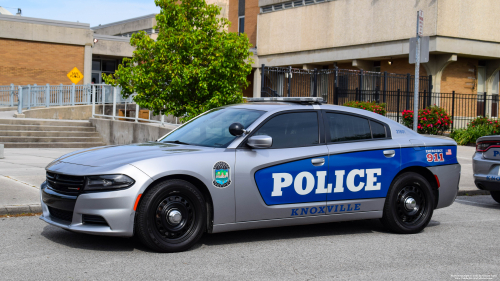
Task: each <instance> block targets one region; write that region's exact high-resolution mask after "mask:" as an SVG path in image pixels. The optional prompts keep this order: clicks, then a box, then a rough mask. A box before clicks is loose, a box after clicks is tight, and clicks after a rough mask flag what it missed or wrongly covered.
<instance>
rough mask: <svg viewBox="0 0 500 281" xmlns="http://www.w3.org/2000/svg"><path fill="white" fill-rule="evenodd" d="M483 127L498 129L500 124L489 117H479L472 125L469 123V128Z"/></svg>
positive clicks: (473, 120) (471, 122)
mask: <svg viewBox="0 0 500 281" xmlns="http://www.w3.org/2000/svg"><path fill="white" fill-rule="evenodd" d="M482 125H485V126H492V127H495V128H498V127H499V126H500V124H498V120H492V119H490V118H488V117H482V116H478V117H476V118H475V119H472V121H470V123H467V127H477V126H482Z"/></svg>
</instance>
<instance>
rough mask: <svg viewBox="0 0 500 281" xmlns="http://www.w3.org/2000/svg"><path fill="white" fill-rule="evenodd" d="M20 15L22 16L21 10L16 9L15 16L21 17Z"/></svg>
mask: <svg viewBox="0 0 500 281" xmlns="http://www.w3.org/2000/svg"><path fill="white" fill-rule="evenodd" d="M21 14H22V11H21V8H17V14H16V16H21Z"/></svg>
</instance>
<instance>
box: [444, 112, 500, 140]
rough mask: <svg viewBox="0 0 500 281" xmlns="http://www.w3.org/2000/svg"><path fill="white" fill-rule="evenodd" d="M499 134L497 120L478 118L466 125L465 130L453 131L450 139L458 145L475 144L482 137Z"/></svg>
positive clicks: (499, 125) (499, 127)
mask: <svg viewBox="0 0 500 281" xmlns="http://www.w3.org/2000/svg"><path fill="white" fill-rule="evenodd" d="M499 133H500V124H499V123H498V121H497V120H492V119H490V118H488V117H482V116H478V117H476V118H475V119H473V120H472V121H471V122H470V123H467V128H466V129H457V130H454V131H453V132H452V133H451V134H450V137H451V138H452V139H454V140H455V141H456V142H457V143H458V144H459V145H466V144H471V143H476V140H477V139H478V138H480V137H482V136H489V135H496V134H499Z"/></svg>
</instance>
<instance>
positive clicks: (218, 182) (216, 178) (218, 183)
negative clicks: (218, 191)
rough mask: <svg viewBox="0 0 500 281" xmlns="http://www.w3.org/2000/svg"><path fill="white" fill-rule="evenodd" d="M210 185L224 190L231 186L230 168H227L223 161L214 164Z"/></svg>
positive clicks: (227, 165)
mask: <svg viewBox="0 0 500 281" xmlns="http://www.w3.org/2000/svg"><path fill="white" fill-rule="evenodd" d="M212 184H213V185H214V186H215V187H217V188H226V187H228V186H229V185H230V184H231V167H229V164H227V163H226V162H224V161H219V162H217V163H215V164H214V167H213V169H212Z"/></svg>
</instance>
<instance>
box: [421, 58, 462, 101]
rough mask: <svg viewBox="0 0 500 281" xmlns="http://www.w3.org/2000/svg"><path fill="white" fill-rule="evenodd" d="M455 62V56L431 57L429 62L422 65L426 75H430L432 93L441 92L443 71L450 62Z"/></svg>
mask: <svg viewBox="0 0 500 281" xmlns="http://www.w3.org/2000/svg"><path fill="white" fill-rule="evenodd" d="M455 61H457V55H456V54H444V55H431V56H430V57H429V62H428V63H424V64H422V65H423V66H424V68H425V70H426V71H427V75H432V86H433V88H432V92H434V93H440V92H441V77H442V76H443V71H444V69H445V68H446V67H447V66H448V65H449V64H450V63H452V62H455Z"/></svg>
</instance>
